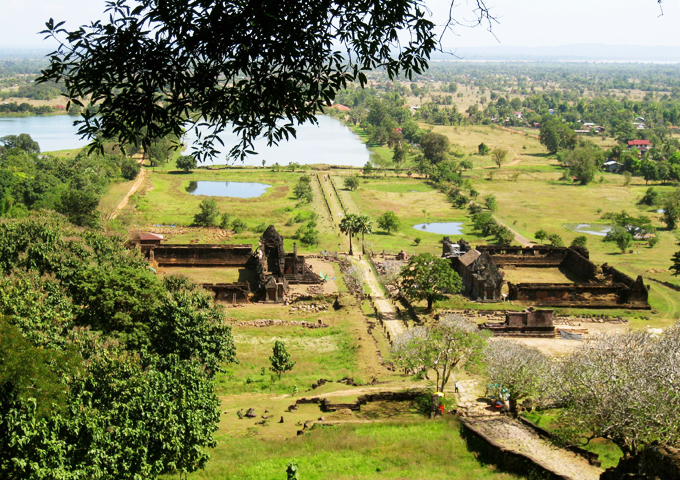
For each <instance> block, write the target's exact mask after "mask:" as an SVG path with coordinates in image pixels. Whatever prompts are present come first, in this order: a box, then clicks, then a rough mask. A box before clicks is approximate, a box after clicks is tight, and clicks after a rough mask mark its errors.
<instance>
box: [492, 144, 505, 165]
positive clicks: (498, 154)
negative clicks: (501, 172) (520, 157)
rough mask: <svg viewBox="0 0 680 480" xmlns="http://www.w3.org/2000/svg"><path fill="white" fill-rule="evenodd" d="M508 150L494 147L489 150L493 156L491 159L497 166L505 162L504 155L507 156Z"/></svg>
mask: <svg viewBox="0 0 680 480" xmlns="http://www.w3.org/2000/svg"><path fill="white" fill-rule="evenodd" d="M508 153H509V152H508V151H507V150H505V149H503V148H494V149H493V150H492V151H491V157H492V158H493V161H494V163H495V164H496V165H498V168H501V165H502V164H503V162H505V157H507V156H508Z"/></svg>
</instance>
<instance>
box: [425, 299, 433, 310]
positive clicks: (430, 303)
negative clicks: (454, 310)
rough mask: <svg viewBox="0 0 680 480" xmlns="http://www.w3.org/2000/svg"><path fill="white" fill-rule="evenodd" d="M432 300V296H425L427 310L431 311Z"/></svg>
mask: <svg viewBox="0 0 680 480" xmlns="http://www.w3.org/2000/svg"><path fill="white" fill-rule="evenodd" d="M433 302H434V298H432V297H427V311H428V312H431V311H432V303H433Z"/></svg>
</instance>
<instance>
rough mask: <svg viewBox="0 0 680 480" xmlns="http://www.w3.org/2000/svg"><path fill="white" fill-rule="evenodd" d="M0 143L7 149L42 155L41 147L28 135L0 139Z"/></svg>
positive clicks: (22, 134) (7, 136)
mask: <svg viewBox="0 0 680 480" xmlns="http://www.w3.org/2000/svg"><path fill="white" fill-rule="evenodd" d="M0 143H2V144H3V145H4V146H5V147H6V148H20V149H22V150H23V151H24V152H26V153H40V145H38V142H36V141H35V140H33V139H32V138H31V136H30V135H29V134H27V133H21V134H19V135H6V136H4V137H0Z"/></svg>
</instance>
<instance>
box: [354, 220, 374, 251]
mask: <svg viewBox="0 0 680 480" xmlns="http://www.w3.org/2000/svg"><path fill="white" fill-rule="evenodd" d="M357 233H360V234H361V253H362V254H364V255H366V242H365V239H364V236H365V235H370V234H371V233H373V224H372V222H371V219H370V218H369V217H368V215H359V216H358V217H357Z"/></svg>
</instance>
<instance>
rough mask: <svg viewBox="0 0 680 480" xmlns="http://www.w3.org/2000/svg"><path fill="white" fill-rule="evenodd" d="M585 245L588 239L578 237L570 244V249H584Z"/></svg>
mask: <svg viewBox="0 0 680 480" xmlns="http://www.w3.org/2000/svg"><path fill="white" fill-rule="evenodd" d="M587 244H588V237H586V236H585V235H579V236H578V237H576V238H575V239H574V240H572V242H571V246H572V247H583V248H585V247H586V245H587Z"/></svg>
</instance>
